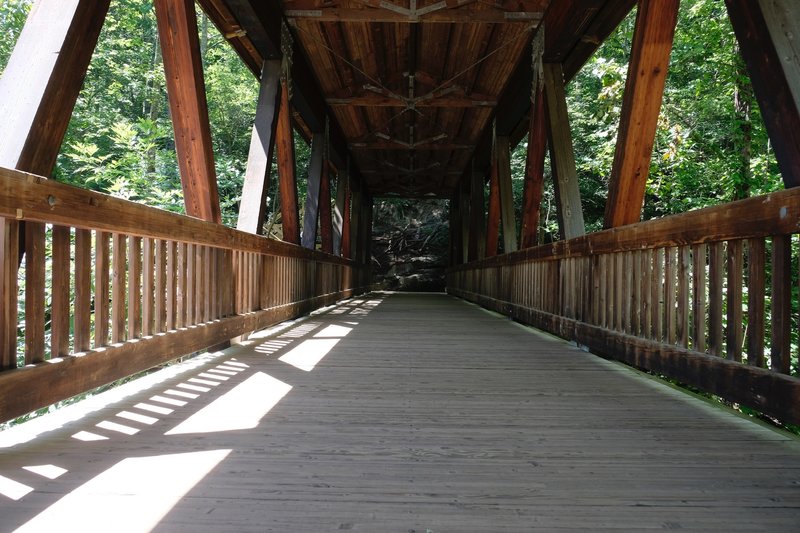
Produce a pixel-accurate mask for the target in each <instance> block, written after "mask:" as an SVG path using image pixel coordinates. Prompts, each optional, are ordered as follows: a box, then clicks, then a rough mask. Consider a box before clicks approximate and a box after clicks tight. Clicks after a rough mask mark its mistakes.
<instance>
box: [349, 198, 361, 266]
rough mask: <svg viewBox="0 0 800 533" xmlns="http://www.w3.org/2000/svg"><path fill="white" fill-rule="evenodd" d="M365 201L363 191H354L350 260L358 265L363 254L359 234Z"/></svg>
mask: <svg viewBox="0 0 800 533" xmlns="http://www.w3.org/2000/svg"><path fill="white" fill-rule="evenodd" d="M363 200H364V195H363V193H362V192H361V189H360V188H358V189H352V199H351V206H350V242H349V243H348V244H350V258H351V259H353V261H355V262H356V263H358V262H359V257H360V256H359V254H360V253H361V248H360V246H361V242H360V238H359V233H360V231H361V224H362V214H363Z"/></svg>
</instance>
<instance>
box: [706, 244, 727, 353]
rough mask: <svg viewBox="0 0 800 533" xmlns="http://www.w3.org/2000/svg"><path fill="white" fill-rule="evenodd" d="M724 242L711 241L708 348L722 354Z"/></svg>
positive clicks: (709, 256)
mask: <svg viewBox="0 0 800 533" xmlns="http://www.w3.org/2000/svg"><path fill="white" fill-rule="evenodd" d="M723 253H724V249H723V243H721V242H714V243H711V245H710V246H709V250H708V348H709V352H710V353H711V355H716V356H721V355H722V280H723Z"/></svg>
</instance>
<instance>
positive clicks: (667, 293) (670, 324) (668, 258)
mask: <svg viewBox="0 0 800 533" xmlns="http://www.w3.org/2000/svg"><path fill="white" fill-rule="evenodd" d="M676 251H677V249H676V248H675V247H674V246H670V247H669V248H666V249H665V250H664V332H665V334H666V341H667V343H668V344H675V341H676V339H677V332H676V328H675V272H676V266H677V265H676V259H675V252H676Z"/></svg>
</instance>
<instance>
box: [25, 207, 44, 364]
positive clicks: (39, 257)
mask: <svg viewBox="0 0 800 533" xmlns="http://www.w3.org/2000/svg"><path fill="white" fill-rule="evenodd" d="M44 317H45V226H44V224H41V223H39V222H29V223H26V224H25V364H31V363H39V362H41V361H44V349H45V348H44V328H45V324H44Z"/></svg>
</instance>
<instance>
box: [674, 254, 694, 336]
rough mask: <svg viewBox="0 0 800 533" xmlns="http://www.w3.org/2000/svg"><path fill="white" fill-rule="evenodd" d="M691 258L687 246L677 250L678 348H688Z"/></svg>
mask: <svg viewBox="0 0 800 533" xmlns="http://www.w3.org/2000/svg"><path fill="white" fill-rule="evenodd" d="M690 263H691V257H690V253H689V247H688V246H681V247H680V248H678V305H677V310H676V311H677V322H676V328H677V340H678V344H679V345H680V346H683V347H684V348H687V347H688V346H689V276H690V274H689V268H690V266H689V265H690Z"/></svg>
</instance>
